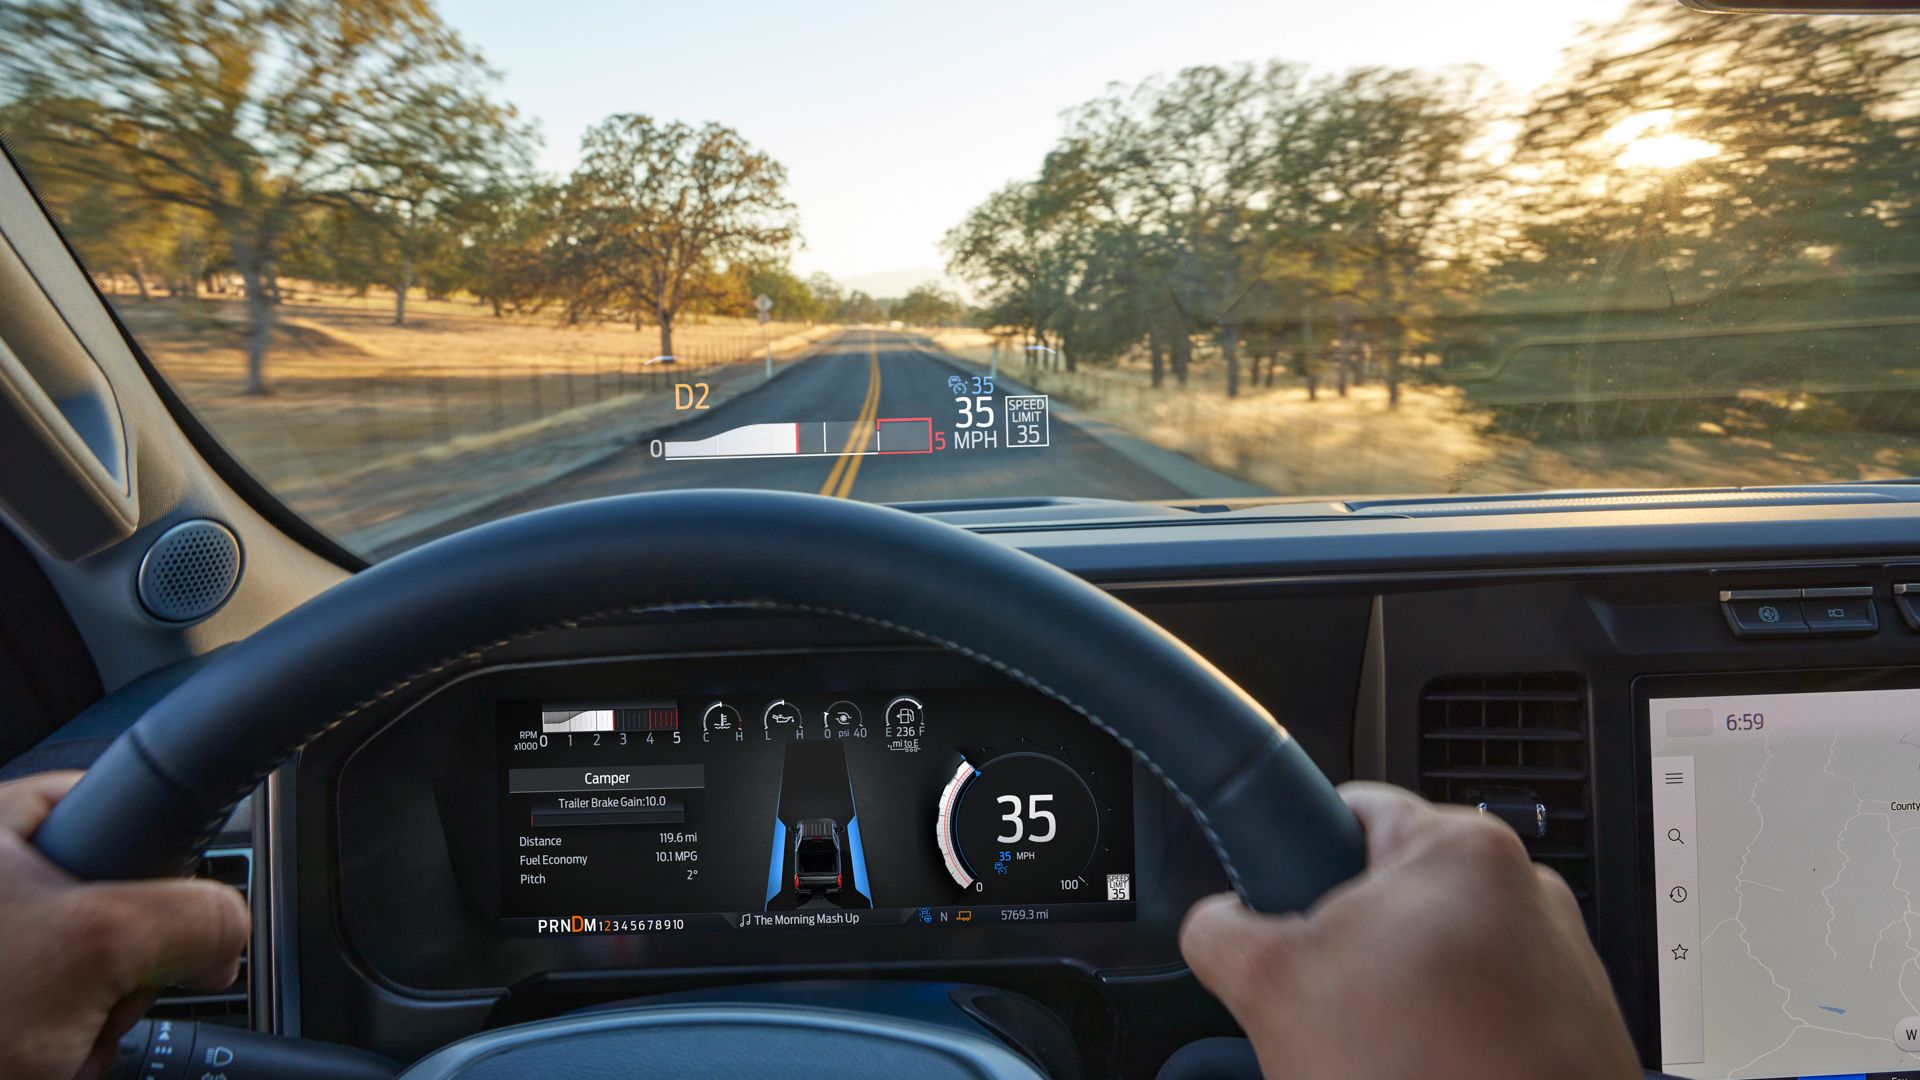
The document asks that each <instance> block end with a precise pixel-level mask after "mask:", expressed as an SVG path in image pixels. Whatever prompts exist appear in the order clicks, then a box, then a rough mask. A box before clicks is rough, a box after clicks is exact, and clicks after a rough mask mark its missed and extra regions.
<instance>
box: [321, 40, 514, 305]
mask: <svg viewBox="0 0 1920 1080" xmlns="http://www.w3.org/2000/svg"><path fill="white" fill-rule="evenodd" d="M493 78H494V76H493V74H492V73H491V72H490V71H488V70H487V69H486V68H485V67H484V66H483V65H481V64H480V63H479V62H478V61H477V60H476V61H475V62H473V63H470V64H464V65H457V66H452V67H451V69H450V70H449V71H447V72H446V73H445V77H444V78H438V79H435V80H433V81H426V80H422V81H420V82H417V83H414V84H411V85H406V84H403V85H400V86H397V87H387V86H376V87H372V88H370V89H369V93H370V94H371V95H373V96H374V97H375V98H376V99H377V100H379V101H380V112H381V113H382V114H384V115H386V116H388V117H391V118H392V119H391V121H390V122H389V123H388V124H387V125H384V126H383V127H382V128H381V129H380V130H378V131H376V132H374V133H372V134H371V135H370V136H369V138H368V139H367V140H366V141H365V143H364V144H363V145H362V146H360V147H359V148H358V164H357V168H356V170H355V172H356V176H355V179H354V181H353V186H352V188H351V189H350V191H349V195H350V196H351V197H352V199H353V201H354V204H355V207H354V208H355V210H356V211H357V212H358V213H360V214H361V215H363V216H364V217H365V218H366V220H367V221H368V222H369V223H370V224H371V225H372V226H373V227H374V228H375V229H378V230H379V231H380V232H381V233H382V234H383V236H384V238H385V241H386V242H385V244H384V245H383V250H382V256H383V257H382V259H381V262H382V264H383V273H382V277H383V279H384V281H385V282H386V284H387V285H388V287H390V288H391V289H392V290H393V322H394V325H395V326H404V325H405V324H406V321H407V292H408V290H410V289H411V288H412V287H413V285H414V281H415V277H416V275H417V274H418V273H419V272H420V270H421V264H422V263H423V262H424V261H426V260H427V258H428V257H429V256H430V255H431V254H432V253H433V250H434V248H435V246H436V245H438V247H439V248H440V249H441V250H442V251H443V252H445V251H450V250H451V249H452V247H453V245H454V244H455V243H456V242H457V237H458V235H459V234H460V233H461V232H462V231H463V230H464V229H465V227H466V226H468V225H471V224H478V223H480V222H481V221H482V220H484V219H485V218H487V217H488V216H490V214H489V208H487V207H486V206H485V205H484V204H483V203H482V201H481V199H480V198H479V196H483V195H486V194H497V193H498V192H499V191H500V190H501V189H503V188H505V189H509V190H510V189H511V188H513V187H514V186H515V185H516V182H517V181H516V178H517V177H518V176H519V174H521V173H523V172H525V171H526V169H527V167H528V158H529V151H528V145H527V144H528V139H529V135H528V133H527V132H526V130H525V129H524V128H523V127H521V126H520V125H518V124H517V123H516V121H515V119H514V113H513V110H512V109H511V108H510V107H507V106H502V105H499V104H496V103H494V102H493V101H492V100H490V99H489V98H488V97H487V96H486V94H485V92H484V91H485V86H484V84H485V83H487V82H490V81H492V80H493ZM455 80H458V81H455ZM440 269H441V271H442V274H444V271H445V269H446V268H445V267H442V268H440Z"/></svg>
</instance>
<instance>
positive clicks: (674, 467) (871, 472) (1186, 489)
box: [436, 330, 1231, 531]
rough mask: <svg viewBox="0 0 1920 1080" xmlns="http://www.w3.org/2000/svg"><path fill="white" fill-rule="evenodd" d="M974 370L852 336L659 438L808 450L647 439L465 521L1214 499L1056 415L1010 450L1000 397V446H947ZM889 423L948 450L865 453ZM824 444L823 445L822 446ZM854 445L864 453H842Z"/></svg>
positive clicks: (890, 342)
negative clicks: (766, 438) (714, 449)
mask: <svg viewBox="0 0 1920 1080" xmlns="http://www.w3.org/2000/svg"><path fill="white" fill-rule="evenodd" d="M972 374H973V372H972V371H971V370H970V369H966V368H963V367H962V366H960V365H958V364H956V363H953V362H950V361H948V360H946V359H943V358H941V357H939V356H938V355H935V354H933V353H931V352H929V351H928V350H926V349H925V348H924V347H917V346H916V345H915V343H914V339H912V338H911V337H909V336H907V335H904V334H897V333H889V332H887V331H869V330H856V331H850V332H848V333H847V334H845V335H843V336H842V337H840V338H839V339H837V340H835V341H834V342H833V343H832V344H830V345H828V346H827V347H826V348H824V349H823V350H821V351H820V352H818V353H816V354H815V355H813V356H811V357H808V358H807V359H804V360H799V361H796V362H794V363H793V364H792V365H791V367H789V368H788V369H786V370H784V371H780V372H779V373H777V375H776V377H775V378H774V379H773V380H772V381H770V382H768V383H767V384H766V385H764V386H761V387H758V388H756V389H754V390H751V391H749V392H747V393H745V394H741V395H739V396H737V397H734V398H733V399H731V400H729V401H727V402H725V403H724V404H721V405H718V406H716V407H714V408H713V409H711V410H710V411H693V410H690V411H689V413H688V415H689V416H690V417H691V418H690V419H689V420H687V421H686V422H684V423H681V424H679V425H677V426H675V427H674V428H673V429H672V430H671V431H668V432H664V433H662V437H663V438H665V439H668V440H671V441H674V442H688V441H693V440H699V439H706V438H709V437H712V436H715V435H720V434H722V433H725V432H728V431H732V430H734V429H737V428H739V427H741V426H744V425H749V424H780V425H785V424H797V425H801V430H802V431H803V432H804V434H805V438H803V439H801V440H800V445H801V449H802V450H803V451H805V453H804V454H803V455H784V456H768V457H750V458H729V459H719V460H711V459H710V460H671V459H668V458H662V457H656V456H654V450H653V447H652V446H651V444H643V445H638V446H634V447H632V448H630V449H627V450H623V451H621V452H620V453H618V454H616V455H614V456H612V457H608V458H605V459H603V460H600V461H598V462H595V463H594V464H592V465H589V466H586V467H584V468H581V469H579V470H576V471H574V472H573V473H571V474H569V475H567V476H565V477H563V478H561V479H559V480H556V481H553V482H552V483H549V484H547V485H545V486H543V487H541V488H539V489H537V490H534V491H529V492H526V493H525V494H521V495H515V496H512V497H509V498H505V499H502V500H500V501H499V502H496V503H493V504H492V505H490V506H488V507H487V508H486V510H485V512H484V513H481V514H476V515H474V519H473V520H480V519H485V518H498V517H504V516H506V515H508V514H513V513H519V512H521V511H525V510H532V509H535V508H538V507H542V506H553V505H557V504H560V503H567V502H573V501H576V500H580V499H591V498H598V497H600V496H605V495H615V494H622V493H625V492H633V491H654V490H661V489H669V488H695V487H719V488H773V489H779V490H785V491H804V492H813V493H817V494H822V495H833V496H838V497H841V498H855V499H860V500H863V501H866V502H910V501H919V500H931V499H968V498H985V497H1009V496H1035V495H1065V496H1082V497H1103V498H1115V499H1178V498H1189V497H1196V496H1209V495H1212V496H1218V495H1220V494H1222V493H1223V492H1222V491H1221V490H1192V489H1193V488H1198V487H1203V486H1206V484H1207V477H1208V476H1209V475H1210V474H1208V473H1207V471H1206V470H1204V469H1201V468H1200V467H1198V466H1197V465H1194V464H1192V463H1190V462H1187V460H1186V459H1184V458H1182V459H1179V462H1178V464H1179V465H1180V466H1182V467H1183V468H1179V469H1169V468H1167V467H1164V466H1159V465H1156V457H1155V455H1158V460H1164V459H1166V458H1169V457H1171V456H1172V455H1169V454H1168V453H1167V452H1166V451H1163V450H1158V449H1155V448H1152V447H1147V446H1146V445H1145V444H1144V443H1140V442H1139V441H1138V440H1131V437H1129V436H1124V435H1118V434H1115V433H1111V432H1105V433H1103V434H1101V435H1100V436H1099V437H1096V436H1095V435H1094V434H1090V433H1089V432H1088V431H1087V430H1084V429H1083V428H1081V427H1080V426H1077V425H1076V424H1074V423H1071V422H1068V421H1066V420H1063V419H1062V417H1060V416H1059V415H1057V414H1056V415H1054V416H1052V418H1051V423H1050V425H1049V428H1050V432H1049V434H1050V445H1048V446H1046V447H1039V448H1012V447H1009V446H1008V445H1007V434H1006V431H1005V424H1004V419H1003V418H1002V417H1000V416H998V413H999V411H1000V410H1001V409H1002V408H1003V403H1004V399H1005V393H1004V392H1003V393H1002V394H999V395H996V396H995V397H994V399H993V401H992V407H993V408H994V409H995V410H996V424H995V428H996V434H997V436H998V439H997V441H998V443H999V445H997V446H995V447H991V448H988V447H982V448H973V449H965V450H961V449H954V448H953V446H954V440H955V437H956V435H957V434H959V433H958V432H957V431H956V427H955V425H956V423H958V421H959V417H960V413H959V409H958V406H957V404H956V402H955V400H954V396H955V395H954V392H953V390H952V389H951V388H950V387H949V383H948V380H949V378H950V377H952V376H955V375H961V376H971V375H972ZM1002 389H1003V391H1005V392H1016V393H1017V391H1015V390H1012V389H1010V388H1002ZM898 417H929V418H931V425H932V431H933V432H936V433H938V435H939V436H944V438H945V440H946V441H947V446H948V448H947V449H944V450H939V451H936V452H933V453H924V454H919V453H898V454H896V453H886V454H881V453H872V452H871V451H874V450H877V449H879V448H880V447H879V442H880V439H879V437H878V436H877V435H875V434H873V432H875V431H876V430H877V426H885V425H884V422H885V421H886V420H887V419H888V418H898ZM876 422H879V425H876ZM822 424H825V425H827V426H826V428H824V429H822V428H821V427H820V425H822ZM781 430H783V431H784V429H781ZM889 430H892V431H894V432H896V435H894V436H888V437H889V438H896V437H902V436H904V435H905V434H906V429H904V428H891V429H889ZM816 432H818V434H816ZM863 433H865V434H864V435H863ZM1129 440H1130V442H1129ZM790 441H791V440H790ZM1133 444H1137V445H1133ZM823 445H824V446H826V447H827V452H819V449H818V448H819V447H821V446H823ZM862 448H864V449H865V450H866V451H869V452H866V453H858V452H855V453H848V452H847V451H849V450H856V451H857V450H860V449H862ZM1143 462H1144V464H1143ZM1196 477H1197V478H1198V479H1196ZM1220 479H1221V483H1222V484H1226V483H1231V481H1227V480H1226V479H1225V478H1220ZM470 523H471V522H470V521H469V522H462V523H461V524H470ZM436 531H441V530H436Z"/></svg>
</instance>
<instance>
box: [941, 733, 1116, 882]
mask: <svg viewBox="0 0 1920 1080" xmlns="http://www.w3.org/2000/svg"><path fill="white" fill-rule="evenodd" d="M934 829H935V840H936V842H937V843H938V844H939V847H940V860H941V862H942V863H944V864H945V865H946V868H947V873H948V874H950V875H952V877H953V880H954V881H955V882H956V883H957V884H958V885H959V886H960V887H961V888H963V889H967V890H970V891H973V892H978V893H983V894H993V895H996V897H1001V898H1005V899H1007V900H1009V901H1015V902H1018V901H1022V900H1044V899H1049V898H1051V897H1054V896H1056V895H1057V894H1058V893H1059V892H1061V891H1063V890H1066V889H1070V888H1074V887H1075V885H1072V884H1068V883H1069V882H1076V883H1077V880H1078V879H1079V878H1080V877H1081V875H1083V874H1084V873H1085V872H1086V869H1087V865H1088V863H1090V862H1092V861H1093V856H1094V854H1095V853H1096V852H1098V851H1099V849H1100V804H1099V802H1098V801H1097V800H1096V799H1095V798H1094V796H1093V789H1092V788H1090V787H1088V786H1087V782H1086V780H1085V779H1084V778H1083V777H1082V776H1081V775H1080V773H1079V771H1078V770H1076V769H1074V768H1073V767H1072V766H1071V765H1068V764H1067V763H1066V762H1064V761H1061V760H1060V759H1059V758H1056V757H1053V756H1051V755H1048V754H1043V753H1039V752H1037V751H1031V750H1019V751H1014V752H1012V753H1007V754H1002V755H1000V756H999V757H996V758H993V759H991V760H989V761H987V762H986V763H985V764H981V765H975V764H974V763H973V762H971V761H968V760H966V759H965V758H962V759H961V760H960V763H959V765H958V766H957V767H956V768H955V770H954V773H953V778H952V779H951V780H949V781H947V784H946V786H945V787H944V788H942V789H941V791H940V805H939V810H938V814H937V816H936V821H935V825H934Z"/></svg>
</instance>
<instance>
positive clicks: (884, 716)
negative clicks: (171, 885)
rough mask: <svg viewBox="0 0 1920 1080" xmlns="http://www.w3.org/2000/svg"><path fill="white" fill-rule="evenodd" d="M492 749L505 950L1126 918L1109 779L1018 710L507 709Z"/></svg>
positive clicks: (895, 704) (903, 705) (1038, 709)
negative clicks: (621, 940) (581, 938)
mask: <svg viewBox="0 0 1920 1080" xmlns="http://www.w3.org/2000/svg"><path fill="white" fill-rule="evenodd" d="M497 739H498V742H497V747H498V760H499V763H500V770H499V799H500V806H501V814H500V820H501V835H500V855H501V879H502V880H501V901H502V903H501V912H502V915H503V917H504V920H505V928H506V929H507V930H509V931H511V932H517V933H525V934H579V933H648V934H652V933H673V932H680V931H697V930H720V929H725V930H733V931H740V930H749V931H754V930H792V931H794V932H804V931H808V930H816V929H829V930H830V929H835V928H850V927H878V926H895V927H903V928H907V929H912V928H925V927H929V926H946V927H949V929H957V927H956V924H960V925H964V924H969V923H978V924H988V923H991V924H1006V923H1028V924H1033V923H1053V922H1069V921H1087V920H1116V919H1122V920H1123V919H1131V918H1133V915H1134V901H1135V889H1136V882H1135V880H1134V874H1133V867H1134V848H1133V814H1132V810H1133V802H1132V799H1133V795H1132V777H1133V771H1132V764H1133V763H1132V760H1131V757H1130V755H1128V753H1127V752H1126V750H1125V749H1124V748H1123V747H1121V746H1120V745H1119V744H1118V743H1117V742H1115V741H1114V740H1113V739H1112V738H1111V737H1109V736H1107V735H1105V734H1104V733H1102V732H1100V731H1099V730H1098V729H1096V728H1095V727H1094V726H1093V725H1092V724H1090V723H1088V722H1087V721H1086V719H1085V718H1084V717H1081V716H1079V715H1077V714H1075V713H1073V712H1071V711H1069V710H1067V709H1065V708H1062V707H1060V706H1057V705H1055V704H1054V703H1052V702H1050V701H1048V700H1046V699H1044V698H1040V697H1038V696H1036V695H1032V694H1029V693H1025V692H1021V691H1018V690H1013V689H1005V690H1002V689H979V688H975V689H964V690H944V691H943V690H928V689H914V688H897V689H890V690H883V691H871V692H865V691H863V692H852V691H831V692H805V691H800V692H795V693H792V694H785V695H774V694H758V695H753V694H747V695H741V696H728V695H713V696H685V697H658V698H653V697H648V698H633V699H625V700H605V699H595V700H578V701H565V700H560V701H544V702H532V701H529V702H512V703H507V704H504V705H502V706H501V714H500V717H499V725H498V731H497Z"/></svg>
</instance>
